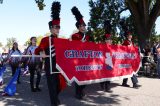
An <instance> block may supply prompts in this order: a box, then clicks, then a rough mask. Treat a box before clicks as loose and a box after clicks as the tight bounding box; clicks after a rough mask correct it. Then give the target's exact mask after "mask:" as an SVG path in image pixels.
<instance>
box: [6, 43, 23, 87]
mask: <svg viewBox="0 0 160 106" xmlns="http://www.w3.org/2000/svg"><path fill="white" fill-rule="evenodd" d="M12 55H22V53H21V51H20V50H19V49H18V43H17V42H14V43H13V47H12V49H11V50H10V51H9V53H8V61H9V64H10V66H11V69H12V76H13V75H14V74H15V72H16V70H17V68H18V67H19V66H20V64H21V57H12ZM19 79H20V73H19V75H18V79H17V83H18V84H20V80H19Z"/></svg>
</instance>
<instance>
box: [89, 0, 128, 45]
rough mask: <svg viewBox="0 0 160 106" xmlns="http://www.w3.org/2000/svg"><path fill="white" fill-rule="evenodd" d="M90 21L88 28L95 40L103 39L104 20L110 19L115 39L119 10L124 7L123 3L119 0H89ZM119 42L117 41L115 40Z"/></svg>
mask: <svg viewBox="0 0 160 106" xmlns="http://www.w3.org/2000/svg"><path fill="white" fill-rule="evenodd" d="M89 6H90V8H91V9H90V16H91V18H90V22H89V23H88V30H89V32H90V35H92V37H93V38H92V40H93V41H95V42H99V41H104V34H105V31H104V28H103V27H104V25H103V24H104V21H105V20H110V21H111V24H112V35H113V38H116V39H115V40H119V39H117V26H118V21H119V18H120V15H119V12H120V11H121V10H122V9H124V8H125V5H124V4H123V3H121V2H119V0H89ZM115 42H119V41H115Z"/></svg>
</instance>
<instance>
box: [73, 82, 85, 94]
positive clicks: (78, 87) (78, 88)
mask: <svg viewBox="0 0 160 106" xmlns="http://www.w3.org/2000/svg"><path fill="white" fill-rule="evenodd" d="M85 87H86V85H78V84H77V83H75V93H76V95H77V96H82V95H83V93H84V88H85Z"/></svg>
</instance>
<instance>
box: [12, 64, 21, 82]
mask: <svg viewBox="0 0 160 106" xmlns="http://www.w3.org/2000/svg"><path fill="white" fill-rule="evenodd" d="M17 68H18V65H11V69H12V76H14V74H15V73H16V70H17ZM20 74H21V71H20V72H19V75H18V79H17V82H19V79H20Z"/></svg>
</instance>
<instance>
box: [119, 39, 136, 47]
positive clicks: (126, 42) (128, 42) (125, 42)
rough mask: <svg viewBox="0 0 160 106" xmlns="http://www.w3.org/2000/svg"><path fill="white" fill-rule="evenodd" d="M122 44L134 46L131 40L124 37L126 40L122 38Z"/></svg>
mask: <svg viewBox="0 0 160 106" xmlns="http://www.w3.org/2000/svg"><path fill="white" fill-rule="evenodd" d="M122 45H124V46H129V45H131V46H134V43H133V42H132V41H130V40H128V39H126V40H124V42H123V44H122Z"/></svg>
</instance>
